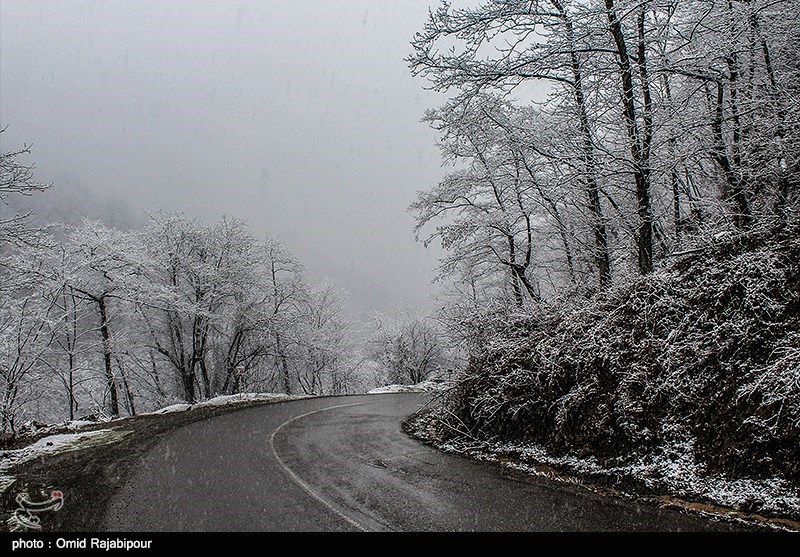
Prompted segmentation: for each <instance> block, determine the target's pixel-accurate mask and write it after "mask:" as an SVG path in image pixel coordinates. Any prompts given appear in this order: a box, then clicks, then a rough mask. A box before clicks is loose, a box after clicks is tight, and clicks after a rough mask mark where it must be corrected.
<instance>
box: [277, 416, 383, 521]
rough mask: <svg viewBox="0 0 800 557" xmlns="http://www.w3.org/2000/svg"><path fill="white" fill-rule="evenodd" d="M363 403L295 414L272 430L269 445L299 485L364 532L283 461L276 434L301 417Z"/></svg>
mask: <svg viewBox="0 0 800 557" xmlns="http://www.w3.org/2000/svg"><path fill="white" fill-rule="evenodd" d="M362 404H364V403H363V402H354V403H351V404H339V405H338V406H329V407H327V408H322V409H321V410H314V411H313V412H307V413H305V414H301V415H299V416H295V417H294V418H292V419H291V420H287V421H285V422H283V423H282V424H281V425H279V426H278V427H277V428H276V429H275V431H273V432H272V435H270V436H269V446H270V448H271V449H272V454H273V455H275V460H277V461H278V464H280V465H281V467H283V469H284V470H286V473H287V474H289V476H290V477H291V478H292V479H293V480H294V481H295V483H297V485H299V486H300V487H302V488H303V489H304V490H306V491H307V492H308V494H309V495H311V496H312V497H313V498H314V499H316V500H317V501H319V502H320V503H322V504H323V505H324V506H325V507H326V508H327V509H328V510H330V511H331V512H332V513H334V514H335V515H336V516H338V517H339V518H341V519H342V520H344V521H345V522H347V523H348V524H349V525H350V526H352V527H353V528H356V529H357V530H360V531H362V532H368V531H369V530H367V528H366V527H364V526H363V525H361V524H360V523H358V522H356V521H355V520H353V519H352V518H350V517H349V516H347V515H346V514H344V513H343V512H341V511H340V510H339V509H337V508H336V507H334V506H333V504H331V503H330V502H328V500H327V499H325V498H324V497H323V496H322V495H320V494H319V493H317V492H316V491H314V490H313V489H311V486H310V485H308V484H307V483H306V482H304V481H303V480H302V479H301V478H300V476H298V475H297V474H296V473H295V472H294V470H292V469H291V468H289V466H288V465H287V464H286V463H285V462H284V461H283V459H282V458H281V457H280V456H279V455H278V452H277V451H276V450H275V434H276V433H278V432H279V431H280V430H281V429H283V428H284V426H287V425H289V424H290V423H292V422H293V421H295V420H299V419H300V418H305V417H306V416H311V415H312V414H318V413H320V412H326V411H328V410H334V409H336V408H347V407H348V406H360V405H362Z"/></svg>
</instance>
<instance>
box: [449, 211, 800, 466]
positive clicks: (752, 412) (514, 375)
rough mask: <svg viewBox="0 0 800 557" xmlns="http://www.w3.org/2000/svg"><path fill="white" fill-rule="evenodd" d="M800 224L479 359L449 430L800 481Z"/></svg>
mask: <svg viewBox="0 0 800 557" xmlns="http://www.w3.org/2000/svg"><path fill="white" fill-rule="evenodd" d="M798 232H800V227H798V226H797V224H790V225H788V226H787V227H785V228H780V227H779V228H767V227H764V228H761V229H758V230H755V231H751V232H748V233H741V234H737V235H730V236H727V237H725V238H722V239H717V240H715V241H713V242H709V244H708V245H707V246H706V247H705V248H704V249H701V250H699V251H698V252H697V253H693V254H691V255H688V256H683V257H681V258H678V259H677V260H676V261H675V262H673V264H672V265H670V266H668V267H666V268H664V269H662V270H659V271H657V272H655V273H653V274H651V275H648V276H645V277H639V278H636V279H633V280H632V281H631V282H630V283H628V284H624V285H619V286H617V287H615V288H612V289H610V290H609V291H608V292H606V293H605V294H603V295H601V296H598V297H597V298H596V299H594V300H593V301H591V302H589V303H586V304H584V305H583V306H581V307H578V308H570V309H562V310H552V309H551V310H549V311H545V312H543V313H542V314H541V315H539V316H538V317H537V318H536V319H527V320H526V322H525V326H526V327H527V328H528V334H527V336H526V337H524V338H520V336H519V334H518V330H519V328H515V327H509V330H510V331H511V330H513V331H515V333H514V334H512V335H509V336H505V337H500V338H497V339H496V340H495V341H494V342H493V343H492V344H490V346H489V348H488V349H487V350H486V351H485V353H484V354H482V355H481V356H479V357H473V359H472V360H471V362H470V364H469V366H468V367H467V369H466V371H465V372H464V374H463V376H462V378H461V381H460V382H459V384H458V386H457V387H456V388H454V389H452V390H451V392H450V394H449V396H448V397H447V398H446V399H445V401H444V402H443V407H442V408H440V409H439V410H438V415H439V418H440V421H439V423H440V426H439V429H440V431H439V432H438V433H439V435H440V436H442V437H444V438H447V437H448V436H450V437H452V436H459V435H464V434H465V433H466V434H468V435H470V436H474V437H476V438H479V439H485V440H498V439H499V440H509V441H518V442H533V443H538V444H541V445H544V446H545V447H547V448H548V449H549V450H551V451H552V452H554V453H558V454H567V453H569V454H575V455H578V456H588V455H594V456H596V457H597V458H599V459H601V460H602V461H605V462H607V463H613V464H623V463H626V462H632V461H633V460H635V459H640V458H641V457H642V456H647V455H657V454H660V453H662V452H664V451H670V450H673V449H674V448H675V447H692V450H693V452H694V454H693V455H692V456H693V457H694V459H695V460H696V461H697V462H698V463H700V464H701V465H703V466H704V467H705V468H706V470H707V471H709V472H719V473H724V474H729V475H732V476H736V477H767V476H772V475H776V474H777V475H785V476H786V477H787V478H788V479H792V480H797V479H800V234H798Z"/></svg>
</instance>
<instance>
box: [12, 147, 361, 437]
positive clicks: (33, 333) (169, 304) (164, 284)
mask: <svg viewBox="0 0 800 557" xmlns="http://www.w3.org/2000/svg"><path fill="white" fill-rule="evenodd" d="M27 155H29V149H28V148H27V147H26V148H23V149H21V150H17V151H11V152H6V153H3V154H2V181H1V182H0V196H2V201H3V202H4V203H10V201H11V198H12V197H13V196H22V195H32V194H35V193H37V192H40V191H43V190H45V189H47V186H46V185H45V184H40V183H38V182H36V181H35V178H34V168H33V165H32V164H30V163H27V162H26V159H25V158H24V157H26V156H27ZM45 195H46V194H45ZM12 214H13V216H11V217H9V218H7V219H5V220H3V221H2V222H1V223H0V240H1V241H2V244H1V245H0V256H1V257H2V262H1V264H0V273H2V278H1V279H0V288H1V290H2V291H1V292H0V295H1V296H0V381H1V382H2V383H0V396H2V401H1V402H0V419H1V420H2V432H3V433H7V432H13V431H14V430H15V429H18V428H19V427H20V426H21V425H22V423H23V422H24V421H26V420H29V419H32V418H36V419H39V420H42V419H51V420H52V419H65V418H67V419H77V418H81V417H87V416H92V417H93V418H94V419H101V418H107V417H116V416H120V415H129V414H135V413H137V412H142V411H146V410H152V409H153V408H154V407H158V406H160V405H165V404H168V403H170V402H172V401H186V402H190V403H191V402H196V401H199V400H206V399H209V398H212V397H214V396H218V395H225V394H235V393H241V392H279V393H287V394H346V393H348V392H353V391H354V390H359V389H363V387H364V385H363V384H362V382H361V379H360V378H359V377H358V375H357V369H356V368H357V364H358V363H359V361H358V359H357V354H356V352H357V351H355V350H354V348H353V346H352V345H351V343H352V336H351V334H350V326H351V323H350V319H351V318H350V316H349V314H348V313H347V312H346V311H345V308H344V305H343V300H342V297H341V294H340V292H339V291H338V289H337V288H336V287H334V286H332V285H328V284H320V285H311V284H309V282H308V281H307V280H306V278H305V277H304V270H303V267H302V265H301V264H300V262H299V261H298V260H297V259H296V258H295V257H294V256H293V255H292V254H291V253H290V252H289V250H288V249H287V248H286V247H285V245H284V244H283V243H282V242H281V241H279V240H276V239H274V238H269V237H268V238H265V239H257V238H256V237H254V236H253V235H252V234H251V232H250V230H249V226H248V225H247V224H246V223H245V222H243V221H241V220H237V219H236V218H232V217H223V218H222V219H221V220H220V221H218V222H217V223H215V224H213V225H207V224H204V223H202V222H200V221H199V220H197V219H193V218H189V217H187V216H185V215H183V214H179V213H166V212H156V213H153V214H151V215H150V217H149V222H148V223H147V224H146V225H145V226H144V227H143V228H141V229H135V230H128V231H124V230H120V229H116V228H110V227H107V226H106V225H104V224H103V223H102V222H100V221H96V220H89V219H84V220H83V221H82V222H81V223H80V224H76V225H55V224H54V225H51V226H48V227H34V226H32V225H31V223H30V218H29V217H30V215H29V214H26V213H20V212H18V211H14V212H13V213H12Z"/></svg>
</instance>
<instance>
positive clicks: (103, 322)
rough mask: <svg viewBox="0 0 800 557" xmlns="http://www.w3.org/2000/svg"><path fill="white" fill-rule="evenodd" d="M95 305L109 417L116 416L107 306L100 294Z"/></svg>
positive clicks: (104, 298) (115, 391) (115, 393)
mask: <svg viewBox="0 0 800 557" xmlns="http://www.w3.org/2000/svg"><path fill="white" fill-rule="evenodd" d="M97 307H98V308H99V310H100V335H101V336H102V337H103V363H104V366H105V373H106V384H107V385H108V391H109V394H110V396H111V417H112V418H116V417H118V416H119V396H118V394H117V384H116V381H115V380H114V369H113V368H112V365H111V360H112V353H111V333H110V331H109V324H108V307H107V305H106V297H105V296H101V297H100V298H98V299H97Z"/></svg>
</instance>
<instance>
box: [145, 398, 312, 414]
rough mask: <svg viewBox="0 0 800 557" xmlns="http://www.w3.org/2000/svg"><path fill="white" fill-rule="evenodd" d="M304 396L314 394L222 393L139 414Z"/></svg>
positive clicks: (167, 412) (182, 410)
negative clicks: (189, 402)
mask: <svg viewBox="0 0 800 557" xmlns="http://www.w3.org/2000/svg"><path fill="white" fill-rule="evenodd" d="M303 398H312V396H311V395H284V394H277V393H240V394H235V395H222V396H218V397H215V398H212V399H209V400H204V401H203V402H198V403H195V404H186V403H179V404H173V405H171V406H166V407H164V408H160V409H158V410H155V411H153V412H148V413H146V414H139V415H140V416H148V415H153V414H170V413H172V412H185V411H186V410H192V409H194V408H207V407H211V406H213V407H219V406H229V405H232V404H238V403H240V402H281V401H284V400H300V399H303Z"/></svg>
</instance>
